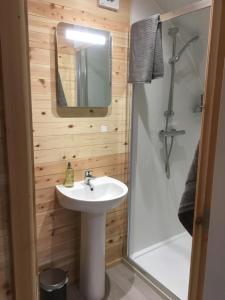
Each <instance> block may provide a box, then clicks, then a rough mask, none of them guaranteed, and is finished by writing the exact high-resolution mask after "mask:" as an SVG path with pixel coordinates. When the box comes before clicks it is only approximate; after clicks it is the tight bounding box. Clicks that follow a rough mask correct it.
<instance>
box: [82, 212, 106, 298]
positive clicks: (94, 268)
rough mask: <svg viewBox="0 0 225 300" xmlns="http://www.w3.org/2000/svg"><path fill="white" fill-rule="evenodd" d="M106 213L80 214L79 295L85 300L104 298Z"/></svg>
mask: <svg viewBox="0 0 225 300" xmlns="http://www.w3.org/2000/svg"><path fill="white" fill-rule="evenodd" d="M105 224H106V213H98V214H97V213H96V214H93V213H82V216H81V253H80V256H81V257H80V259H81V260H80V293H81V295H82V296H83V297H84V298H85V300H102V299H103V298H104V296H105Z"/></svg>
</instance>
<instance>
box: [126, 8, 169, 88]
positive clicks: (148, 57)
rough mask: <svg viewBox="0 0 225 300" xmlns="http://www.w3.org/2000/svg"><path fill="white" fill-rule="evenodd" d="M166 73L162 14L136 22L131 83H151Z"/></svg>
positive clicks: (130, 65) (131, 42)
mask: <svg viewBox="0 0 225 300" xmlns="http://www.w3.org/2000/svg"><path fill="white" fill-rule="evenodd" d="M163 75H164V65H163V50H162V24H161V22H160V15H159V14H157V15H154V16H152V17H150V18H148V19H145V20H142V21H139V22H136V23H134V24H133V25H132V27H131V40H130V64H129V82H130V83H150V82H151V81H152V79H155V78H158V77H162V76H163Z"/></svg>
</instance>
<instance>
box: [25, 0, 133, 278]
mask: <svg viewBox="0 0 225 300" xmlns="http://www.w3.org/2000/svg"><path fill="white" fill-rule="evenodd" d="M120 2H121V5H120V10H119V11H118V12H115V11H110V10H105V9H102V8H99V7H98V6H97V1H96V0H53V1H51V2H50V1H48V0H28V9H29V45H30V67H31V87H32V112H33V136H34V159H35V185H36V217H37V241H38V246H37V247H38V263H39V267H40V268H45V267H47V266H58V267H62V268H64V269H65V270H67V271H68V272H69V273H70V277H71V280H74V279H76V278H78V274H79V247H80V214H79V213H77V212H72V211H68V210H65V209H63V208H61V207H60V206H59V204H58V203H57V201H56V197H55V185H56V184H59V183H62V181H63V179H64V174H65V168H66V165H67V162H68V161H71V162H72V164H73V166H74V169H75V179H76V180H81V179H82V178H83V173H84V170H85V169H87V168H91V169H92V170H93V171H94V174H95V175H96V176H103V175H109V176H112V177H114V178H118V179H120V180H122V181H124V182H125V183H127V173H128V171H127V165H128V162H127V151H128V128H129V127H128V125H129V117H128V115H129V114H128V112H129V99H128V88H127V54H128V30H129V18H130V0H121V1H120ZM62 21H63V22H66V23H71V24H76V25H83V26H89V27H95V28H99V29H103V30H108V31H111V34H112V39H113V51H112V54H113V59H112V74H113V75H112V78H113V82H112V86H113V90H112V106H111V107H110V109H109V112H108V114H107V115H106V116H105V117H98V116H95V112H92V111H90V117H88V118H87V117H86V118H85V117H74V118H71V117H68V118H62V117H59V116H58V114H57V108H56V80H55V49H56V48H55V43H54V34H55V28H56V26H57V23H59V22H62ZM102 125H105V126H107V128H108V131H107V132H101V126H102ZM106 223H107V224H106V232H107V237H106V261H107V263H113V262H114V261H117V260H119V259H120V258H121V256H122V251H123V248H124V246H125V243H126V233H127V225H126V224H127V204H126V202H124V203H123V204H122V205H120V206H119V207H117V208H115V209H113V210H112V211H110V212H109V213H108V215H107V222H106Z"/></svg>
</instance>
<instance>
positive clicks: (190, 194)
mask: <svg viewBox="0 0 225 300" xmlns="http://www.w3.org/2000/svg"><path fill="white" fill-rule="evenodd" d="M198 152H199V146H197V149H196V151H195V156H194V159H193V162H192V165H191V168H190V170H189V174H188V178H187V181H186V185H185V191H184V194H183V196H182V199H181V203H180V207H179V212H178V218H179V220H180V222H181V223H182V225H183V226H184V227H185V229H186V230H187V231H188V232H189V233H190V235H192V234H193V221H194V209H195V194H196V182H197V169H198Z"/></svg>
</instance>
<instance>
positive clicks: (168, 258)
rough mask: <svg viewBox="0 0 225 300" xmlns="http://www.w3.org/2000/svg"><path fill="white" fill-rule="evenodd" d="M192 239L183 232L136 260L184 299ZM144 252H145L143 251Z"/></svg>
mask: <svg viewBox="0 0 225 300" xmlns="http://www.w3.org/2000/svg"><path fill="white" fill-rule="evenodd" d="M191 243H192V239H191V237H190V236H189V234H188V233H185V234H181V235H180V236H178V237H177V238H174V239H172V240H170V241H167V242H165V243H161V244H159V245H158V247H153V248H152V249H149V251H146V252H145V251H142V254H141V253H139V254H138V255H137V254H136V255H135V254H134V255H132V256H133V257H135V258H134V261H135V262H136V263H137V264H138V265H139V266H140V267H142V268H143V269H144V270H145V271H146V272H148V273H149V274H150V275H151V276H153V277H154V278H155V279H157V280H158V281H159V282H160V283H161V284H162V285H164V286H165V287H166V288H167V289H169V290H170V291H171V292H172V293H174V294H175V295H176V296H177V297H179V298H180V299H182V300H186V299H187V295H188V281H189V271H190V259H191ZM143 252H144V253H143Z"/></svg>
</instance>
